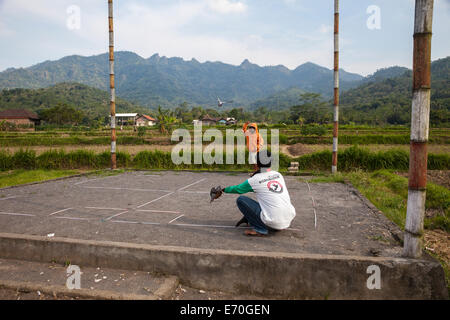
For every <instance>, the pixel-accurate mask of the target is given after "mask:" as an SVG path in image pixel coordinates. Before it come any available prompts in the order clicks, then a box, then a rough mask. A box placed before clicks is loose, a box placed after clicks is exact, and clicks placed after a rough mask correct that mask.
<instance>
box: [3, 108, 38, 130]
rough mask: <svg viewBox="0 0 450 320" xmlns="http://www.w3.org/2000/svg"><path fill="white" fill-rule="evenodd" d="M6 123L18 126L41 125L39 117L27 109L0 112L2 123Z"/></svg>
mask: <svg viewBox="0 0 450 320" xmlns="http://www.w3.org/2000/svg"><path fill="white" fill-rule="evenodd" d="M1 121H6V122H9V123H14V124H15V125H17V126H22V125H23V126H30V127H31V126H33V127H34V126H36V125H39V124H40V123H41V119H40V118H39V116H38V115H37V114H36V113H34V112H32V111H29V110H26V109H9V110H3V111H0V122H1Z"/></svg>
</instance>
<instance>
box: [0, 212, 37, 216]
mask: <svg viewBox="0 0 450 320" xmlns="http://www.w3.org/2000/svg"><path fill="white" fill-rule="evenodd" d="M0 214H3V215H8V216H27V217H35V215H34V214H28V213H14V212H0Z"/></svg>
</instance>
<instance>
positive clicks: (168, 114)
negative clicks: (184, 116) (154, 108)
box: [158, 106, 177, 134]
mask: <svg viewBox="0 0 450 320" xmlns="http://www.w3.org/2000/svg"><path fill="white" fill-rule="evenodd" d="M158 121H159V124H158V126H159V132H161V133H162V134H168V133H169V134H170V133H171V132H172V129H173V125H174V124H175V123H176V122H177V118H176V117H175V115H174V113H173V111H170V110H163V109H162V108H161V106H158Z"/></svg>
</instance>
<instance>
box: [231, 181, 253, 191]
mask: <svg viewBox="0 0 450 320" xmlns="http://www.w3.org/2000/svg"><path fill="white" fill-rule="evenodd" d="M224 192H225V193H238V194H243V193H247V192H253V189H252V187H251V186H250V183H248V180H246V181H245V182H243V183H241V184H238V185H236V186H231V187H226V188H225V190H224Z"/></svg>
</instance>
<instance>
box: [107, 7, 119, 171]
mask: <svg viewBox="0 0 450 320" xmlns="http://www.w3.org/2000/svg"><path fill="white" fill-rule="evenodd" d="M108 10H109V14H108V24H109V87H110V90H111V102H110V108H111V169H112V170H115V169H116V168H117V162H116V89H115V85H114V24H113V0H108Z"/></svg>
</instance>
